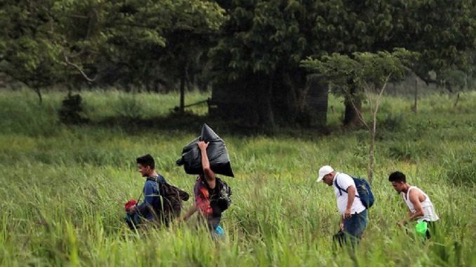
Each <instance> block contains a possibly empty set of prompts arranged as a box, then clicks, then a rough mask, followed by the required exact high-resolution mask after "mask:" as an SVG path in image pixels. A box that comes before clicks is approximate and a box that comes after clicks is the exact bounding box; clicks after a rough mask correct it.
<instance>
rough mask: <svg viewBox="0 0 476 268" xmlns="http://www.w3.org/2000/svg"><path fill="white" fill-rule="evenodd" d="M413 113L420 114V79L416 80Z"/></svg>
mask: <svg viewBox="0 0 476 268" xmlns="http://www.w3.org/2000/svg"><path fill="white" fill-rule="evenodd" d="M413 112H414V113H417V112H418V79H417V78H415V101H414V104H413Z"/></svg>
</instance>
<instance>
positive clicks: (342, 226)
mask: <svg viewBox="0 0 476 268" xmlns="http://www.w3.org/2000/svg"><path fill="white" fill-rule="evenodd" d="M339 228H340V230H341V231H344V223H342V222H341V223H340V224H339Z"/></svg>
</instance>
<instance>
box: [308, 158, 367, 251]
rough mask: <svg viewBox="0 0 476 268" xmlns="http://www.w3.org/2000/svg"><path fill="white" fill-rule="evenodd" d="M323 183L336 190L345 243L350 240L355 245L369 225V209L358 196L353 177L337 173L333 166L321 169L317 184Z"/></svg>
mask: <svg viewBox="0 0 476 268" xmlns="http://www.w3.org/2000/svg"><path fill="white" fill-rule="evenodd" d="M320 181H323V182H324V183H325V184H327V185H328V186H332V187H333V188H334V192H335V194H336V198H337V208H338V210H339V213H340V215H341V222H340V230H341V231H342V232H343V233H344V234H345V237H344V241H347V240H348V239H350V241H351V243H352V245H355V244H356V243H358V242H359V240H360V239H361V238H362V235H363V233H364V230H365V228H366V227H367V224H368V216H367V209H366V208H365V206H364V205H363V204H362V202H361V201H360V198H359V197H358V196H357V189H356V187H355V183H354V180H353V179H352V177H351V176H349V175H347V174H345V173H342V172H336V171H334V169H333V168H332V167H331V166H327V165H326V166H323V167H321V168H320V169H319V176H318V178H317V182H320Z"/></svg>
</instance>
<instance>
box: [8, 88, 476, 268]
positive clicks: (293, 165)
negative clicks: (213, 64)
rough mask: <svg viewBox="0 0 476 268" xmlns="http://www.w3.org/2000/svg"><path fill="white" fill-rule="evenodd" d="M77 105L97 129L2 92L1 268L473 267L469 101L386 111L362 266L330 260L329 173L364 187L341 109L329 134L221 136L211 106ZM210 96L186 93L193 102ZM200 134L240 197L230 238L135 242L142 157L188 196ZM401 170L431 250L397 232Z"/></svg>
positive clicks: (332, 116) (360, 147)
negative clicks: (130, 206) (325, 172)
mask: <svg viewBox="0 0 476 268" xmlns="http://www.w3.org/2000/svg"><path fill="white" fill-rule="evenodd" d="M81 95H82V97H83V101H84V105H85V114H86V115H87V116H88V117H89V118H90V119H91V122H90V123H88V124H85V125H82V126H65V125H62V124H61V123H59V122H58V117H57V111H58V109H59V108H60V105H61V100H62V98H64V96H65V94H64V93H59V92H47V93H44V96H43V98H44V100H43V103H42V104H41V105H39V104H38V99H37V97H36V95H35V94H34V92H33V91H31V90H17V91H7V90H3V91H0V117H1V120H0V196H1V198H2V201H1V202H0V209H1V214H0V215H1V219H0V228H1V229H0V234H1V235H0V265H1V266H476V254H475V252H476V251H475V248H476V197H475V194H474V191H475V189H476V187H475V185H476V160H475V153H476V130H475V127H476V104H475V103H476V92H474V91H473V92H465V93H462V95H461V98H460V100H459V102H458V104H457V106H456V107H455V106H454V102H455V99H454V97H451V96H448V95H439V94H433V95H428V96H425V97H422V98H421V99H420V101H419V106H418V113H414V112H412V111H411V109H410V108H411V105H412V104H413V100H411V99H408V98H404V97H395V96H392V97H391V96H386V97H385V98H384V100H383V103H382V106H381V110H380V113H379V118H378V120H379V121H378V122H379V123H378V134H377V144H376V146H377V147H376V169H375V178H374V181H373V189H374V193H375V195H376V203H375V205H374V207H372V208H371V209H370V211H369V217H370V219H369V226H368V228H367V230H366V232H365V236H364V238H363V240H362V242H361V244H360V245H359V247H358V250H357V251H356V255H355V256H350V255H349V253H348V252H347V251H346V250H342V249H339V250H336V251H334V250H333V247H332V245H333V244H332V235H333V234H334V233H336V232H337V230H338V222H339V216H338V213H337V208H336V200H335V196H334V193H333V191H332V190H331V188H330V187H327V186H326V185H325V184H323V183H319V184H317V183H315V178H316V176H317V170H318V168H319V167H320V166H321V165H323V164H331V165H332V166H333V167H334V168H336V169H337V170H340V171H344V172H346V173H349V174H354V175H358V176H366V168H367V161H368V160H367V159H368V143H369V134H368V132H367V131H366V130H365V129H363V130H355V131H347V130H343V129H341V128H340V123H339V121H340V119H341V116H342V111H343V104H342V99H340V98H336V97H334V96H330V98H331V99H330V105H329V107H330V108H329V115H328V121H329V122H328V123H329V126H330V129H331V130H332V133H331V134H330V135H319V134H317V133H314V132H313V131H311V130H308V131H294V132H292V131H288V130H283V131H281V132H280V131H278V133H277V134H276V135H240V134H236V133H233V132H232V131H225V129H223V130H222V128H221V127H220V125H214V122H213V121H210V120H209V119H207V117H206V116H205V114H206V111H207V109H206V106H195V107H193V108H192V109H191V111H192V112H194V113H195V114H198V116H193V117H192V118H191V119H186V120H185V119H181V118H177V120H174V118H173V117H172V118H169V119H167V120H164V119H161V118H160V117H158V116H166V115H168V114H169V113H170V109H172V108H173V107H174V106H175V105H177V104H178V102H179V101H178V100H179V97H178V95H177V94H166V95H158V94H148V93H135V94H127V93H123V92H118V91H114V90H109V91H85V92H82V93H81ZM208 96H209V94H207V93H198V92H195V93H190V94H188V95H187V97H186V102H187V103H193V102H196V101H200V100H203V99H206V98H207V97H208ZM331 106H332V108H331ZM364 112H368V107H367V106H366V105H365V104H364ZM367 114H368V113H367ZM138 122H141V123H140V124H139V123H138ZM174 122H178V123H174ZM205 122H206V123H208V124H209V125H210V126H211V127H212V128H213V129H214V130H215V131H216V132H217V133H218V134H219V135H220V136H221V137H222V138H223V139H224V140H225V142H226V144H227V147H228V150H229V153H230V158H231V160H232V167H233V170H234V173H235V176H236V177H235V178H234V179H232V178H226V177H224V179H225V180H226V181H227V182H228V184H229V185H230V186H231V187H232V190H233V196H232V199H233V204H232V206H231V207H230V209H229V210H227V211H226V212H225V213H224V215H223V221H222V222H223V227H224V229H225V231H226V236H225V238H224V239H222V240H221V241H219V242H214V241H212V240H211V239H210V237H209V235H208V233H207V232H206V231H205V230H203V229H200V228H198V229H197V228H195V225H196V222H195V219H192V220H191V221H189V222H187V223H185V224H177V225H174V226H172V227H171V228H170V229H154V230H148V231H146V232H144V231H141V232H138V233H135V232H132V231H130V230H129V229H128V228H127V226H126V225H125V224H124V223H123V220H122V219H123V216H124V211H123V204H124V203H125V202H126V201H127V200H128V199H130V198H137V197H138V196H139V194H140V192H141V190H142V186H143V182H144V179H143V178H141V176H140V174H139V173H138V172H137V170H136V165H135V158H136V157H137V156H139V155H143V154H146V153H151V154H152V155H153V156H154V157H155V158H156V165H157V170H158V172H159V173H161V174H162V175H163V176H164V177H165V178H166V179H167V180H168V181H169V182H171V183H172V184H175V185H177V186H179V187H180V188H182V189H185V190H187V191H188V192H189V193H191V192H192V187H193V184H194V180H195V177H194V176H192V175H187V174H185V172H184V171H183V168H182V167H178V166H176V165H175V161H176V160H177V159H178V158H179V157H180V154H181V151H182V148H183V146H184V145H186V144H187V143H188V142H189V141H191V140H192V139H194V138H195V137H196V136H197V135H198V134H199V132H200V126H201V124H203V123H205ZM181 124H182V125H183V124H187V127H183V126H181ZM280 133H281V134H280ZM395 170H400V171H402V172H404V173H405V174H406V175H407V177H408V180H409V183H410V184H412V185H417V186H419V187H421V188H422V189H423V190H424V191H425V192H426V193H427V194H428V195H429V196H430V198H431V199H432V201H433V203H434V204H435V207H436V211H437V213H438V214H439V216H440V218H441V220H440V221H439V223H438V226H437V228H438V236H437V237H435V238H434V239H432V240H431V241H429V242H427V243H422V242H421V241H418V240H415V238H414V237H413V236H412V234H411V233H410V234H406V233H405V232H404V231H403V230H402V229H400V228H398V227H397V225H396V222H397V221H399V220H401V219H402V218H403V217H404V216H405V215H406V207H405V206H404V204H403V201H402V200H401V199H400V197H399V196H398V195H397V194H396V193H395V192H394V190H393V188H392V187H391V185H390V183H389V182H388V175H389V174H390V172H392V171H395ZM190 205H191V200H189V201H188V202H186V207H187V208H188V207H189V206H190Z"/></svg>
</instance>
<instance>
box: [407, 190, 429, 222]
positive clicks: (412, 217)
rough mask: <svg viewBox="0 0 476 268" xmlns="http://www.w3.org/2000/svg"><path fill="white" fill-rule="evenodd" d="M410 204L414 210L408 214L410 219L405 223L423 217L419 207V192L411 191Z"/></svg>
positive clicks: (421, 209)
mask: <svg viewBox="0 0 476 268" xmlns="http://www.w3.org/2000/svg"><path fill="white" fill-rule="evenodd" d="M409 199H410V202H411V203H412V204H413V207H414V208H415V212H413V213H410V215H409V216H410V217H409V218H408V220H407V222H411V221H415V220H417V219H418V218H420V217H423V215H425V213H423V207H422V206H421V202H420V191H415V190H413V191H411V192H410V194H409Z"/></svg>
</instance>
